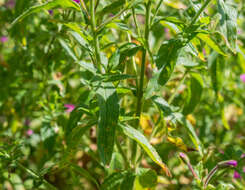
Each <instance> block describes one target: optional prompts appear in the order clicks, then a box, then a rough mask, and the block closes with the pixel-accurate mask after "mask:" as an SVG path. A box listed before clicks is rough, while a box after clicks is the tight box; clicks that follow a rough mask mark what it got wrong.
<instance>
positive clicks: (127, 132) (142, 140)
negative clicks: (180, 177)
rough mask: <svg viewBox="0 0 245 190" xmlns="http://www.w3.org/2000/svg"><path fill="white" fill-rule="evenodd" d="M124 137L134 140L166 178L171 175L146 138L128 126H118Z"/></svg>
mask: <svg viewBox="0 0 245 190" xmlns="http://www.w3.org/2000/svg"><path fill="white" fill-rule="evenodd" d="M120 126H121V128H122V130H123V132H124V133H125V135H127V136H128V137H129V138H131V139H133V140H135V141H136V142H137V143H138V144H139V145H140V146H141V147H142V148H143V149H144V150H145V152H146V153H147V154H148V156H149V157H150V158H151V159H152V160H153V161H154V162H155V163H156V164H158V165H159V166H160V167H161V168H162V169H163V170H164V172H165V173H166V174H167V176H171V173H170V171H169V169H168V168H167V166H166V165H165V164H164V163H163V162H162V159H161V157H160V156H159V155H158V153H157V151H156V150H155V148H154V147H153V146H152V145H151V144H150V143H149V141H148V140H147V138H146V137H145V136H144V135H143V134H141V133H140V132H139V131H138V130H136V129H134V128H132V127H130V126H128V125H120Z"/></svg>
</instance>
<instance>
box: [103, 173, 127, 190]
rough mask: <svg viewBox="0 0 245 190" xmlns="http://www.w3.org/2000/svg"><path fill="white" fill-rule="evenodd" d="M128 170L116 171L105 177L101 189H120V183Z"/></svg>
mask: <svg viewBox="0 0 245 190" xmlns="http://www.w3.org/2000/svg"><path fill="white" fill-rule="evenodd" d="M127 173H128V172H127V171H123V172H115V173H113V174H111V175H109V176H108V177H106V178H105V180H104V182H103V183H102V185H101V187H100V190H115V189H118V187H119V185H120V184H121V182H122V181H123V178H124V176H125V175H127Z"/></svg>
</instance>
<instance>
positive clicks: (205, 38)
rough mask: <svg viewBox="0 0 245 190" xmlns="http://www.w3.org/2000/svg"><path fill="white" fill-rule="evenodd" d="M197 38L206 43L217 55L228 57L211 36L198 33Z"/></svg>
mask: <svg viewBox="0 0 245 190" xmlns="http://www.w3.org/2000/svg"><path fill="white" fill-rule="evenodd" d="M197 37H198V38H199V39H201V40H202V41H203V42H205V43H206V44H207V45H208V46H209V47H211V48H212V49H213V50H214V51H216V52H217V53H219V54H221V55H224V56H226V54H225V52H224V51H223V50H222V49H221V48H220V47H219V45H218V44H217V43H216V42H215V41H214V40H213V39H212V38H211V36H210V34H204V33H198V34H197Z"/></svg>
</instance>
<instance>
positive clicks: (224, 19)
mask: <svg viewBox="0 0 245 190" xmlns="http://www.w3.org/2000/svg"><path fill="white" fill-rule="evenodd" d="M217 4H218V11H219V13H220V14H221V19H220V22H219V25H220V31H221V33H222V34H223V35H224V37H225V38H226V41H227V45H228V47H229V48H230V49H231V50H232V51H233V52H234V53H236V40H237V10H236V8H234V7H233V6H232V5H231V4H229V3H228V2H224V1H223V0H218V3H217Z"/></svg>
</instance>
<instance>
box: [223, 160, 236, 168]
mask: <svg viewBox="0 0 245 190" xmlns="http://www.w3.org/2000/svg"><path fill="white" fill-rule="evenodd" d="M226 164H227V165H229V166H234V167H236V166H237V161H236V160H230V161H228V162H226Z"/></svg>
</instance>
